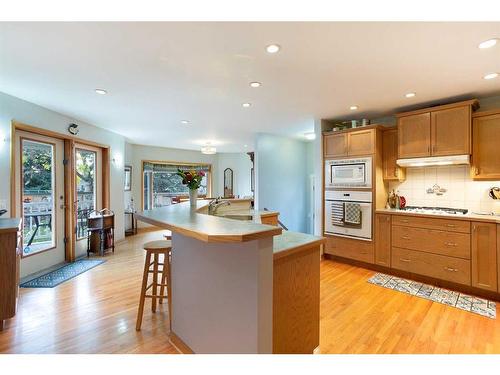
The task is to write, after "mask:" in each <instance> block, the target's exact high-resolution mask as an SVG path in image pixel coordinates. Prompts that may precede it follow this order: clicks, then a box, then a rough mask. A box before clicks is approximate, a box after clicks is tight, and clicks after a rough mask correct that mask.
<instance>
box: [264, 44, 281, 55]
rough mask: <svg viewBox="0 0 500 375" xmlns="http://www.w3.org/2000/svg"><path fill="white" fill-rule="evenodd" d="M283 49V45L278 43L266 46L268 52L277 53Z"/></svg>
mask: <svg viewBox="0 0 500 375" xmlns="http://www.w3.org/2000/svg"><path fill="white" fill-rule="evenodd" d="M280 49H281V47H280V46H279V45H278V44H270V45H268V46H267V47H266V51H267V52H268V53H276V52H278V51H279V50H280Z"/></svg>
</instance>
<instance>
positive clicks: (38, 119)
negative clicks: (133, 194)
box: [0, 92, 125, 273]
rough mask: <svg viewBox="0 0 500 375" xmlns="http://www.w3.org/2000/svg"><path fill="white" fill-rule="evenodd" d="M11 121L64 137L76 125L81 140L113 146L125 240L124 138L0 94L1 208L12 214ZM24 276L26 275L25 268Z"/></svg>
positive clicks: (115, 198)
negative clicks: (71, 125) (3, 207)
mask: <svg viewBox="0 0 500 375" xmlns="http://www.w3.org/2000/svg"><path fill="white" fill-rule="evenodd" d="M12 120H16V121H19V122H21V123H24V124H28V125H32V126H35V127H38V128H43V129H48V130H51V131H55V132H58V133H61V134H67V127H68V125H69V124H70V123H76V124H78V125H79V129H80V133H79V135H78V137H79V138H81V139H83V140H88V141H94V142H99V143H102V144H106V145H109V146H110V151H111V158H112V159H113V158H115V159H116V162H112V163H111V167H110V179H111V186H110V190H111V197H110V198H111V202H110V203H111V207H110V208H111V209H112V210H113V211H114V212H115V214H116V220H115V225H116V239H117V240H120V239H121V238H123V236H124V230H123V200H124V199H123V160H124V154H125V149H124V148H125V140H124V138H123V137H122V136H120V135H118V134H115V133H112V132H109V131H106V130H104V129H101V128H97V127H95V126H92V125H90V124H86V123H84V122H82V121H78V120H76V119H74V118H71V117H68V116H65V115H62V114H60V113H57V112H54V111H51V110H48V109H46V108H43V107H40V106H38V105H36V104H33V103H29V102H27V101H24V100H21V99H18V98H15V97H13V96H10V95H7V94H4V93H1V92H0V181H2V183H1V184H0V206H2V205H4V206H6V208H7V209H8V210H9V212H10V211H11V210H10V184H9V183H8V181H10V142H11V135H10V130H11V121H12ZM4 138H5V139H6V140H5V141H3V139H4ZM6 215H8V214H6ZM35 257H36V256H35ZM35 257H32V258H35ZM40 259H42V258H40ZM49 266H51V264H41V265H40V269H42V268H45V267H49ZM21 273H23V268H22V264H21Z"/></svg>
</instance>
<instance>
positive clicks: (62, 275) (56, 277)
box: [20, 259, 105, 288]
mask: <svg viewBox="0 0 500 375" xmlns="http://www.w3.org/2000/svg"><path fill="white" fill-rule="evenodd" d="M104 262H105V260H96V259H80V260H77V261H76V262H73V263H69V264H66V265H64V266H62V267H61V268H58V269H57V270H54V271H51V272H48V273H46V274H45V275H42V276H38V277H36V278H34V279H33V280H29V281H26V282H24V283H22V284H21V285H20V287H21V288H53V287H55V286H58V285H59V284H61V283H63V282H65V281H68V280H70V279H72V278H73V277H76V276H78V275H80V274H82V273H84V272H86V271H88V270H90V269H92V268H94V267H97V266H98V265H99V264H102V263H104Z"/></svg>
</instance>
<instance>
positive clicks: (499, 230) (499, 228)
mask: <svg viewBox="0 0 500 375" xmlns="http://www.w3.org/2000/svg"><path fill="white" fill-rule="evenodd" d="M497 278H498V282H497V288H498V287H500V224H498V225H497Z"/></svg>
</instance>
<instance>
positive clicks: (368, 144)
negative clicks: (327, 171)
mask: <svg viewBox="0 0 500 375" xmlns="http://www.w3.org/2000/svg"><path fill="white" fill-rule="evenodd" d="M375 134H376V130H375V129H364V130H355V129H352V130H349V131H346V132H342V133H339V134H326V135H325V136H324V156H325V158H336V157H341V156H361V155H370V154H374V153H375Z"/></svg>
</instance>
